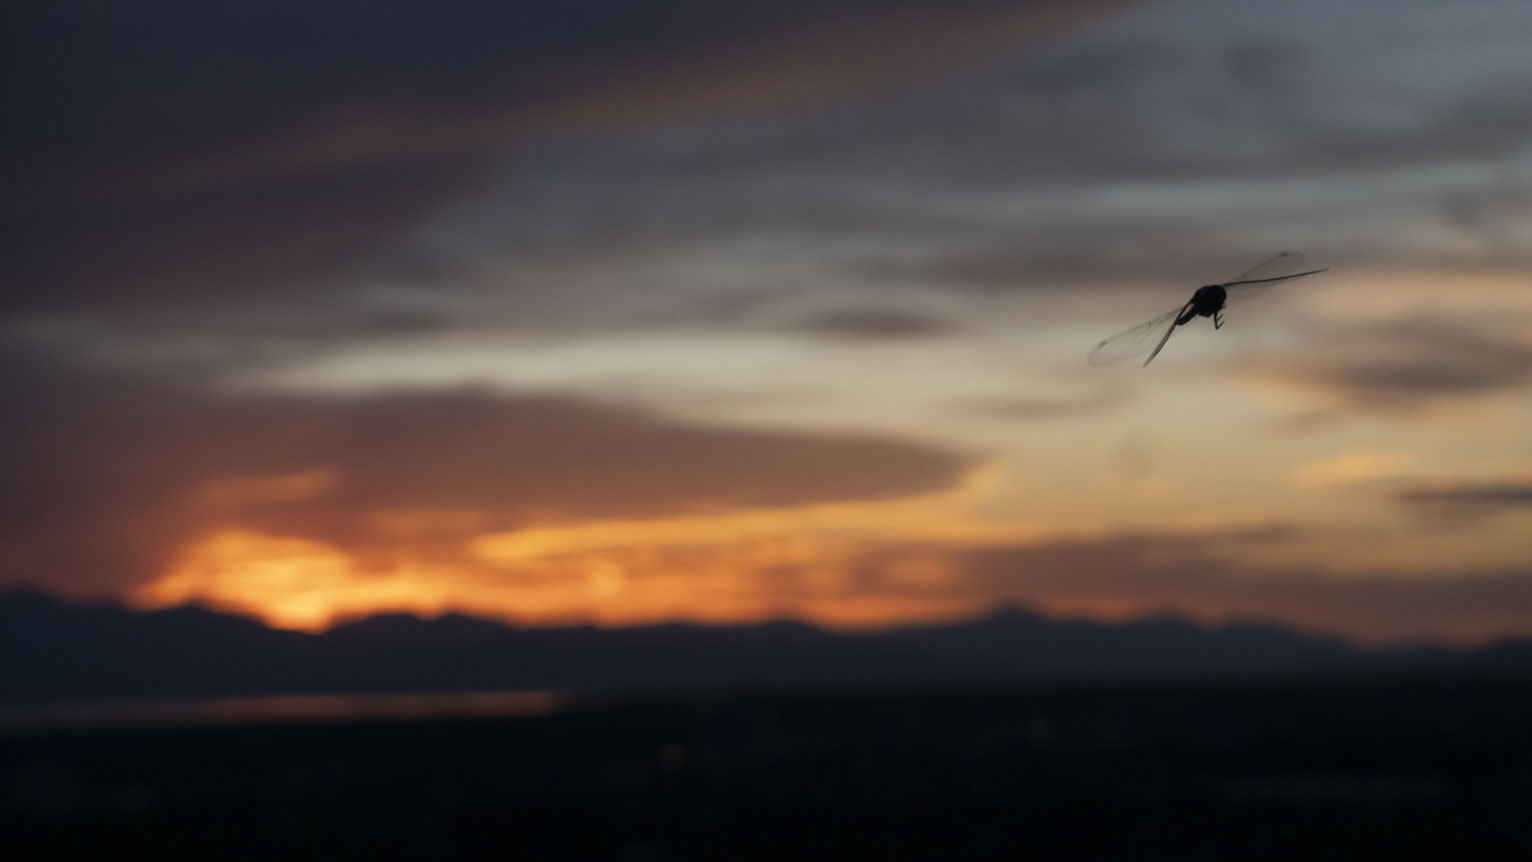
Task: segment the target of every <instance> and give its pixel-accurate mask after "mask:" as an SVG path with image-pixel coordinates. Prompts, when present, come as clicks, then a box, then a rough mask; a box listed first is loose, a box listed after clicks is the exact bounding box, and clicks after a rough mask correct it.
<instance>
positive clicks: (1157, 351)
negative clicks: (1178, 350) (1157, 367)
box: [1144, 302, 1191, 368]
mask: <svg viewBox="0 0 1532 862" xmlns="http://www.w3.org/2000/svg"><path fill="white" fill-rule="evenodd" d="M1190 307H1191V303H1190V302H1188V303H1187V304H1185V305H1183V306H1181V311H1178V312H1176V316H1175V317H1174V318H1172V319H1171V321H1170V326H1167V327H1166V328H1165V336H1164V337H1163V338H1161V339H1160V343H1159V344H1156V345H1155V346H1154V352H1153V353H1151V354H1149V358H1148V359H1145V360H1144V367H1145V368H1148V367H1149V363H1151V362H1153V361H1154V357H1156V356H1159V355H1160V351H1161V350H1164V349H1165V342H1167V341H1169V340H1170V336H1171V335H1172V334H1173V333H1174V332H1175V331H1176V321H1177V320H1180V319H1181V314H1182V312H1184V311H1186V309H1188V308H1190Z"/></svg>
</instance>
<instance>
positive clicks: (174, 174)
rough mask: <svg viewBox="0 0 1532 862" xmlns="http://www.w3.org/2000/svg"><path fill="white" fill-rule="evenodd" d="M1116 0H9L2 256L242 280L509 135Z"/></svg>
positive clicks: (776, 79)
mask: <svg viewBox="0 0 1532 862" xmlns="http://www.w3.org/2000/svg"><path fill="white" fill-rule="evenodd" d="M1119 5H1124V4H1123V2H1122V0H1098V2H1094V3H1090V4H1083V5H1082V4H1080V3H1074V4H1069V7H1070V8H1069V9H1068V10H1066V9H1065V8H1064V4H1062V3H1061V2H1056V0H1032V2H1027V3H1024V4H1020V5H1018V4H1016V3H1014V2H1001V0H965V2H961V3H956V4H954V3H937V2H933V0H901V2H898V3H894V4H890V3H886V2H874V0H839V2H833V3H818V2H809V0H777V2H773V3H772V4H770V6H769V9H768V8H765V7H762V6H761V5H760V4H758V3H752V2H746V0H725V2H692V0H572V2H565V3H556V4H548V3H537V2H509V3H483V2H477V0H445V2H435V0H432V2H425V0H385V2H380V3H372V4H363V5H358V4H356V3H352V2H349V0H319V2H311V3H303V4H295V3H292V2H287V0H230V2H225V3H218V4H196V3H184V2H179V0H148V2H140V3H132V4H121V3H105V2H101V3H54V2H49V1H48V0H22V2H17V3H9V4H6V8H5V11H4V13H3V19H0V25H3V26H0V33H3V36H0V53H3V54H4V56H5V57H6V60H7V69H8V78H9V80H10V81H11V82H12V84H13V85H12V86H9V87H7V88H6V91H5V96H4V103H3V105H4V109H5V114H6V117H7V135H6V136H5V139H4V141H0V158H3V161H4V164H5V170H6V175H7V177H8V183H7V195H6V200H5V203H4V204H3V205H0V225H3V227H4V228H5V231H4V233H5V236H6V241H5V246H4V248H3V251H4V252H5V255H4V258H5V260H6V261H7V263H6V264H5V267H4V269H3V270H0V275H3V277H4V278H5V280H6V282H7V283H8V284H11V285H12V286H13V288H14V289H15V295H14V296H13V297H12V301H13V303H16V304H24V305H25V306H27V307H46V308H52V309H60V308H67V309H71V310H78V309H79V307H80V305H81V304H82V303H89V304H99V303H105V302H114V303H122V302H133V301H144V300H148V299H153V300H156V301H165V300H175V299H179V300H182V301H185V300H186V299H187V298H189V297H192V296H195V297H197V298H199V299H203V300H211V299H212V298H213V296H214V295H215V294H217V295H218V298H219V299H220V300H222V301H233V302H237V301H239V300H240V298H241V295H240V292H241V291H245V290H248V289H249V288H250V286H251V285H261V284H264V283H265V282H268V281H271V280H278V281H281V280H295V279H301V278H304V277H310V278H311V277H314V276H316V275H318V274H322V273H323V272H324V271H325V270H326V269H327V268H329V267H333V266H337V265H340V264H342V263H345V262H347V261H349V260H352V259H354V258H355V256H356V255H357V254H358V253H360V252H361V251H363V250H366V249H368V248H370V247H373V246H375V245H377V244H378V243H380V242H381V241H382V240H383V239H385V238H387V237H389V236H391V235H393V234H394V233H396V232H397V231H398V230H399V228H400V227H401V226H402V225H404V224H407V223H409V222H410V221H412V220H413V219H415V218H417V217H418V216H419V214H420V213H421V212H422V211H423V210H425V209H427V208H429V207H432V206H436V205H439V204H440V203H441V202H442V201H443V200H444V199H445V198H448V197H451V196H453V195H456V194H460V193H462V192H463V191H464V190H465V189H466V188H467V187H469V186H471V185H472V184H473V183H474V182H475V180H476V178H477V177H478V175H479V174H478V172H479V170H480V169H481V168H482V167H483V166H484V164H485V163H486V160H487V159H488V158H489V157H490V156H491V155H493V154H494V153H495V152H497V151H498V150H500V149H501V148H503V147H504V146H505V144H506V143H507V142H510V141H516V140H522V139H525V138H527V137H528V136H529V135H534V134H541V133H547V132H552V131H560V130H570V129H577V128H592V127H600V126H603V125H610V124H620V123H626V122H633V121H639V120H642V121H651V120H656V119H663V118H667V117H678V116H685V115H688V114H693V113H702V112H726V111H741V110H748V109H752V108H760V107H764V106H769V105H777V104H787V103H792V102H796V101H801V100H805V99H825V98H832V97H835V96H837V95H842V94H844V93H847V92H850V91H853V90H858V89H864V88H868V87H872V86H876V85H879V84H884V83H887V82H889V81H892V80H898V79H903V78H908V77H910V76H912V75H915V74H918V73H919V72H920V71H923V70H926V69H929V68H933V67H940V66H943V65H947V64H952V63H959V62H962V61H964V60H967V59H970V58H972V57H975V56H980V55H982V54H983V53H985V52H986V51H990V50H994V49H997V48H1000V47H1003V46H1006V45H1008V44H1012V43H1014V42H1015V41H1017V40H1018V39H1023V38H1027V37H1031V36H1036V35H1038V34H1041V33H1047V32H1051V31H1052V30H1054V29H1058V28H1061V27H1065V26H1068V25H1069V24H1070V23H1071V22H1074V21H1077V20H1079V19H1080V18H1082V17H1084V16H1087V15H1089V14H1091V13H1094V12H1097V11H1100V10H1102V9H1110V8H1115V7H1117V6H1119ZM13 307H14V306H13Z"/></svg>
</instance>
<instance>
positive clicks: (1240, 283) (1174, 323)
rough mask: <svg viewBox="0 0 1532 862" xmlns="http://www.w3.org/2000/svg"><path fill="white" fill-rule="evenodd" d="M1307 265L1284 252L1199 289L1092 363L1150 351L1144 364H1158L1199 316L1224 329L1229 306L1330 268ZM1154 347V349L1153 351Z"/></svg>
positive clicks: (1122, 336) (1112, 342) (1118, 338)
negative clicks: (1175, 338)
mask: <svg viewBox="0 0 1532 862" xmlns="http://www.w3.org/2000/svg"><path fill="white" fill-rule="evenodd" d="M1304 264H1305V259H1304V257H1303V255H1301V254H1298V253H1297V252H1291V251H1284V252H1282V253H1281V254H1279V255H1277V256H1276V257H1273V258H1271V259H1270V260H1264V261H1261V262H1260V263H1259V264H1257V265H1256V266H1254V267H1252V268H1251V269H1250V270H1248V271H1246V272H1244V273H1241V274H1240V275H1238V276H1236V277H1235V278H1234V280H1233V281H1226V282H1224V283H1223V284H1210V285H1207V286H1206V287H1199V288H1197V292H1196V293H1194V294H1192V298H1191V299H1189V300H1187V301H1186V304H1185V305H1183V306H1181V307H1180V308H1178V309H1176V310H1175V311H1167V312H1165V313H1164V314H1162V315H1160V316H1159V317H1156V318H1155V319H1153V320H1146V321H1144V322H1143V323H1140V324H1139V325H1137V326H1135V327H1133V328H1132V329H1128V330H1125V331H1123V332H1119V333H1117V334H1116V335H1114V336H1112V337H1111V338H1108V339H1107V340H1105V341H1103V342H1101V343H1100V344H1098V345H1096V349H1095V350H1092V351H1091V352H1090V356H1089V357H1088V361H1089V362H1090V364H1092V365H1111V364H1112V363H1114V362H1121V361H1123V360H1124V359H1132V358H1133V357H1135V356H1141V355H1143V354H1144V353H1145V352H1146V351H1148V352H1149V358H1148V359H1145V360H1144V364H1145V365H1148V364H1149V363H1150V362H1153V361H1154V357H1156V356H1159V355H1160V351H1161V350H1164V349H1165V342H1167V341H1169V340H1170V336H1171V333H1173V332H1175V331H1176V327H1178V326H1185V325H1186V324H1188V323H1191V322H1192V321H1193V320H1194V319H1196V318H1198V317H1211V318H1213V328H1214V329H1222V328H1223V311H1224V309H1225V308H1226V307H1228V306H1229V305H1233V304H1235V303H1239V302H1244V301H1245V300H1247V299H1251V298H1253V297H1255V296H1259V295H1260V294H1261V293H1262V292H1263V291H1265V290H1266V288H1268V287H1271V286H1272V285H1273V284H1277V283H1278V282H1283V281H1292V280H1293V279H1295V278H1302V277H1304V276H1305V275H1313V274H1314V273H1316V272H1324V271H1325V270H1327V269H1329V267H1325V268H1324V269H1310V270H1305V269H1304V268H1303V267H1304ZM1166 324H1169V325H1168V326H1167V325H1166ZM1161 327H1164V334H1161V331H1160V328H1161ZM1155 339H1159V340H1158V341H1156V340H1155ZM1150 347H1153V348H1154V349H1153V350H1150Z"/></svg>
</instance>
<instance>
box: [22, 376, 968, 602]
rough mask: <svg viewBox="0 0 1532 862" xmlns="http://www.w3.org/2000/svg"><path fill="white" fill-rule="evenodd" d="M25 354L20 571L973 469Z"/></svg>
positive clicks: (81, 578)
mask: <svg viewBox="0 0 1532 862" xmlns="http://www.w3.org/2000/svg"><path fill="white" fill-rule="evenodd" d="M6 359H7V361H6V362H5V363H3V364H0V368H3V369H4V370H5V374H4V376H3V377H0V395H3V397H4V398H5V400H6V403H7V405H8V409H7V411H6V418H5V420H4V421H3V422H0V488H3V489H4V491H3V493H0V514H3V515H4V517H3V518H0V523H3V524H4V525H5V527H4V536H3V541H0V546H3V547H4V548H5V550H4V551H3V552H0V564H3V570H0V575H3V577H4V579H5V580H8V581H12V582H14V581H18V580H30V581H36V582H39V583H44V584H48V585H50V586H54V587H57V588H60V589H65V590H69V591H97V592H99V591H101V590H104V589H110V588H114V587H119V586H123V585H125V584H128V583H132V582H136V581H141V580H143V579H147V578H150V577H152V576H153V575H155V574H156V573H158V572H159V571H160V570H161V569H162V568H163V567H164V566H165V565H166V563H167V561H168V559H169V558H170V556H171V555H173V554H174V552H175V551H176V550H177V549H178V548H179V547H181V546H182V545H184V544H185V543H186V542H188V541H190V540H191V539H193V538H195V537H197V536H198V535H201V534H204V533H207V532H209V531H212V530H216V529H244V530H250V531H256V532H260V533H266V534H269V535H273V536H282V537H291V538H295V539H301V540H308V541H314V542H322V543H325V544H327V545H329V546H332V547H335V548H339V549H342V550H345V551H350V552H355V553H357V554H359V555H362V556H363V557H365V556H366V555H367V554H369V553H371V554H385V555H387V554H388V553H391V552H393V551H397V550H398V549H399V548H400V547H403V546H408V547H410V548H413V552H416V553H418V554H420V555H422V556H423V557H427V558H428V557H430V556H432V555H433V554H446V555H451V554H455V553H457V552H458V550H460V549H461V547H462V546H463V544H464V543H465V542H466V541H467V540H468V539H469V538H471V537H472V536H473V535H475V533H474V532H473V531H474V530H475V529H477V530H481V531H482V530H508V529H512V528H515V527H517V526H524V525H529V524H558V523H573V522H580V521H586V520H599V519H643V518H652V517H661V516H677V515H690V514H699V513H726V512H730V511H735V510H739V509H748V508H757V507H792V506H797V505H805V504H812V503H822V502H835V501H876V500H886V499H893V498H898V497H903V496H908V495H915V494H921V493H927V492H932V491H938V490H942V489H945V488H948V487H951V486H953V485H954V484H956V483H957V482H958V481H959V480H960V479H961V477H962V475H963V474H964V473H965V472H966V471H967V469H968V468H969V467H970V466H971V464H972V462H971V460H970V458H969V457H967V456H964V455H960V454H956V453H953V452H949V451H946V450H942V449H937V448H933V447H928V446H924V445H920V444H918V443H911V442H903V441H899V440H894V439H887V438H881V437H878V436H874V435H865V434H864V435H857V434H809V433H791V432H785V431H784V432H768V431H754V430H749V429H732V428H710V427H702V426H693V425H687V424H683V423H678V422H674V421H670V420H666V419H664V418H661V417H657V416H653V415H649V414H646V413H643V412H640V411H636V410H632V409H620V408H616V407H610V406H603V405H600V404H594V403H589V402H583V401H577V400H571V399H566V398H559V397H554V396H539V397H505V396H493V395H490V394H487V393H480V392H472V391H452V392H442V393H392V394H382V395H375V396H371V397H365V398H352V399H338V400H324V399H319V398H289V397H275V396H270V397H268V396H235V395H228V394H219V393H215V392H209V391H203V390H198V389H195V388H191V387H188V386H184V385H180V384H174V383H168V382H164V381H154V380H148V379H144V378H135V377H132V376H129V375H126V374H117V373H107V372H97V371H93V370H91V369H87V368H83V367H73V368H70V367H61V366H50V365H49V364H48V363H47V362H46V361H45V360H44V359H42V358H41V357H39V356H36V355H30V356H23V355H19V354H16V353H14V352H13V353H11V355H9V356H7V357H6ZM400 535H407V536H408V535H413V536H414V538H413V539H411V540H409V541H406V542H403V543H402V545H401V541H400V539H399V536H400ZM411 542H413V545H412V544H411Z"/></svg>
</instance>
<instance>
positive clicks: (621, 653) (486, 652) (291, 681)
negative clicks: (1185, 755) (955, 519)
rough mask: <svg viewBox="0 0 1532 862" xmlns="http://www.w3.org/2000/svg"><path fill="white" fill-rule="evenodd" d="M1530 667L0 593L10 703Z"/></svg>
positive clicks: (1507, 661) (1015, 611) (1133, 640)
mask: <svg viewBox="0 0 1532 862" xmlns="http://www.w3.org/2000/svg"><path fill="white" fill-rule="evenodd" d="M1376 671H1390V672H1428V673H1479V672H1484V673H1518V674H1524V673H1528V672H1532V641H1520V642H1505V643H1501V644H1496V645H1493V646H1489V647H1484V648H1479V649H1472V650H1466V649H1465V650H1460V649H1451V648H1447V647H1442V646H1433V645H1418V646H1410V647H1398V648H1388V649H1367V648H1363V647H1359V646H1356V645H1354V644H1351V643H1348V642H1346V641H1344V640H1341V639H1338V638H1332V637H1325V636H1321V635H1315V634H1309V633H1304V632H1299V631H1295V630H1292V629H1288V628H1283V627H1281V626H1278V625H1272V624H1250V623H1238V624H1228V625H1220V626H1204V625H1199V624H1196V623H1192V622H1187V621H1185V620H1179V619H1172V618H1157V619H1148V620H1139V621H1133V622H1125V623H1118V624H1108V623H1098V622H1089V621H1079V620H1056V619H1051V618H1048V617H1045V616H1043V615H1041V614H1039V613H1036V612H1033V611H1030V610H1027V609H1024V608H1019V607H1009V608H1003V609H999V610H996V611H995V612H993V613H991V614H989V615H987V616H984V617H980V618H977V619H972V620H968V621H963V622H956V623H943V624H926V625H910V626H903V627H896V628H887V629H880V630H875V631H861V632H836V631H829V630H825V629H820V628H816V627H814V626H811V625H808V624H805V623H800V622H787V621H778V622H766V623H760V624H750V625H724V626H715V625H695V624H687V623H669V624H663V625H648V626H636V627H630V628H613V629H603V628H596V627H592V626H576V627H566V628H523V627H516V626H511V625H507V624H504V623H500V622H495V621H491V620H484V619H477V618H473V617H468V616H463V615H460V614H447V615H444V616H441V617H437V618H435V619H429V620H426V619H421V618H418V617H414V616H409V615H402V614H389V615H381V616H374V617H368V618H366V619H362V620H358V621H355V622H351V623H347V624H343V625H339V626H336V627H334V628H331V629H330V630H328V631H325V632H323V633H321V634H306V633H301V632H293V631H286V630H279V629H272V628H269V627H267V626H265V625H263V624H261V623H260V622H257V621H255V620H252V619H248V618H245V617H241V616H234V615H230V614H225V613H219V612H215V611H212V610H208V609H206V608H203V607H199V606H182V607H177V608H171V609H167V610H159V611H145V612H140V611H133V610H129V609H126V608H123V607H121V606H118V605H113V604H92V605H80V604H71V603H67V602H64V601H61V600H58V599H55V598H52V597H50V596H46V595H42V594H39V593H34V592H13V593H8V594H4V595H0V703H9V704H24V703H40V702H54V701H72V700H94V701H101V700H120V699H132V698H160V697H202V696H222V695H244V694H277V693H304V692H337V693H338V692H403V691H469V690H521V689H561V690H573V691H587V692H614V691H620V692H639V691H658V690H664V691H677V690H692V689H719V688H736V689H738V688H792V687H830V686H886V685H942V684H974V683H999V682H1012V681H1029V680H1030V681H1047V680H1071V679H1163V678H1168V677H1207V676H1223V677H1233V676H1239V677H1249V676H1262V677H1273V676H1294V675H1305V674H1337V673H1357V672H1376Z"/></svg>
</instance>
